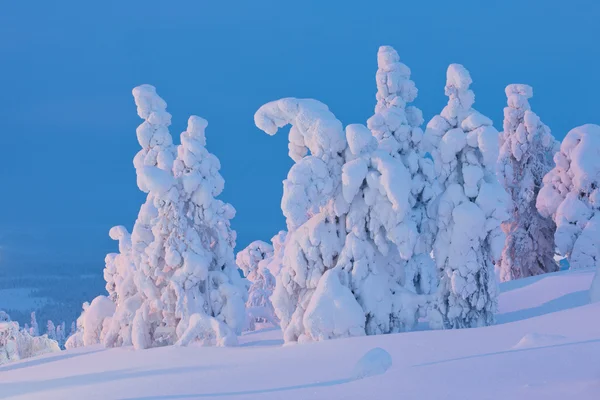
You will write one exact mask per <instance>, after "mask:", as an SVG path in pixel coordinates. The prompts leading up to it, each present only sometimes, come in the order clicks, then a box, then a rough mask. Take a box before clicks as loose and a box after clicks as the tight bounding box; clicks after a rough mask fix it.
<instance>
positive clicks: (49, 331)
mask: <svg viewBox="0 0 600 400" xmlns="http://www.w3.org/2000/svg"><path fill="white" fill-rule="evenodd" d="M46 335H48V338H50V339H52V340H56V326H54V322H52V321H51V320H48V324H47V326H46Z"/></svg>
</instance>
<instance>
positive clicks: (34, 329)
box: [29, 311, 40, 336]
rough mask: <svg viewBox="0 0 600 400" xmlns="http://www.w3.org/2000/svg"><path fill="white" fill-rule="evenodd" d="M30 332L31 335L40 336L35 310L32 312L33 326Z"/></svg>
mask: <svg viewBox="0 0 600 400" xmlns="http://www.w3.org/2000/svg"><path fill="white" fill-rule="evenodd" d="M29 334H30V335H31V336H40V329H39V327H38V323H37V319H36V317H35V311H33V312H32V313H31V326H30V327H29Z"/></svg>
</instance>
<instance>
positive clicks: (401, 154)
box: [367, 46, 441, 294]
mask: <svg viewBox="0 0 600 400" xmlns="http://www.w3.org/2000/svg"><path fill="white" fill-rule="evenodd" d="M377 65H378V70H377V74H376V82H377V96H376V97H377V105H376V107H375V114H374V115H373V116H372V117H371V118H369V120H368V121H367V126H368V127H369V129H370V130H371V132H372V133H373V135H374V136H375V138H376V139H377V141H378V143H379V150H382V151H385V152H388V153H389V154H391V155H392V157H394V158H396V159H399V160H400V161H402V163H403V164H404V167H405V168H406V170H407V171H408V172H409V174H410V182H411V183H410V187H408V188H407V190H409V191H410V194H409V197H408V201H409V206H410V211H409V212H408V216H407V219H408V220H409V221H411V223H405V224H404V225H403V226H404V227H405V228H406V229H408V230H409V231H410V232H407V234H406V238H407V239H408V240H407V242H406V243H404V244H403V245H401V246H400V251H401V252H402V258H403V259H405V260H407V262H406V265H405V270H406V271H405V276H404V278H405V280H406V283H405V286H406V287H407V288H409V287H411V286H412V290H413V291H415V292H417V293H426V294H429V293H431V292H433V291H434V290H435V289H436V287H437V272H436V271H435V264H434V263H433V261H432V260H431V257H430V255H429V254H430V253H431V249H432V244H433V233H434V232H435V220H434V219H432V218H429V216H428V214H427V206H428V204H429V203H430V202H431V201H432V199H434V197H435V196H436V195H438V194H439V192H440V191H441V189H440V187H439V185H438V184H437V182H436V179H435V173H434V168H433V162H432V160H431V159H430V158H426V157H424V156H423V151H422V146H421V142H422V139H423V130H422V129H421V125H422V124H423V113H422V112H421V110H420V109H418V108H417V107H414V106H408V104H409V103H410V102H412V101H414V100H415V98H416V97H417V93H418V90H417V88H416V86H415V83H414V82H413V81H412V80H411V79H410V73H411V71H410V68H408V67H407V66H406V65H405V64H404V63H402V62H401V61H400V57H399V55H398V53H397V52H396V50H394V49H393V48H392V47H390V46H381V47H380V48H379V51H378V53H377Z"/></svg>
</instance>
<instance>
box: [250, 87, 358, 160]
mask: <svg viewBox="0 0 600 400" xmlns="http://www.w3.org/2000/svg"><path fill="white" fill-rule="evenodd" d="M254 123H255V124H256V126H257V127H258V128H260V129H261V130H263V131H264V132H266V133H267V134H269V135H274V134H275V133H276V132H277V130H278V129H279V128H282V127H284V126H285V125H288V124H290V125H292V128H291V129H290V143H289V155H290V157H291V158H292V159H293V160H294V161H296V162H297V161H299V160H300V159H302V158H303V157H304V156H306V155H307V154H308V151H310V153H311V154H312V155H313V156H315V157H318V158H322V159H325V160H327V159H331V158H335V157H337V155H338V154H340V153H341V152H342V151H343V150H344V149H345V148H346V140H345V137H344V130H343V128H342V123H341V122H340V121H339V120H338V119H337V118H335V116H334V115H333V114H332V113H331V111H329V108H328V107H327V106H326V105H325V104H323V103H321V102H319V101H317V100H313V99H295V98H285V99H280V100H276V101H272V102H270V103H267V104H265V105H263V106H262V107H260V108H259V109H258V111H257V112H256V113H255V114H254Z"/></svg>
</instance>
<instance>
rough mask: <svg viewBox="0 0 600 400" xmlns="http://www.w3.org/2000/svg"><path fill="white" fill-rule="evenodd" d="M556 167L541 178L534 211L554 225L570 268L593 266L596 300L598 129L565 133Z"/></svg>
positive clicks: (589, 127)
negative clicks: (551, 220) (541, 183)
mask: <svg viewBox="0 0 600 400" xmlns="http://www.w3.org/2000/svg"><path fill="white" fill-rule="evenodd" d="M554 162H555V163H556V166H555V167H554V168H553V169H552V170H551V171H550V172H548V174H546V176H545V177H544V186H543V187H542V189H541V190H540V193H539V195H538V198H537V203H536V205H537V209H538V211H539V212H540V214H542V215H543V216H546V217H552V219H553V220H554V222H555V223H556V233H555V235H554V239H555V242H556V247H557V248H558V251H559V252H560V253H561V254H562V255H564V256H567V258H568V260H569V265H570V266H571V268H574V269H577V268H585V267H597V268H599V272H598V273H597V275H596V278H595V279H594V283H593V285H592V298H593V299H594V300H598V299H600V294H599V293H598V291H599V290H600V289H598V287H599V285H600V282H599V281H600V278H599V276H598V275H600V212H599V210H600V189H599V187H600V126H598V125H592V124H588V125H583V126H579V127H577V128H574V129H572V130H571V131H569V133H567V136H565V138H564V140H563V141H562V144H561V145H560V151H558V152H557V153H556V154H555V155H554Z"/></svg>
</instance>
